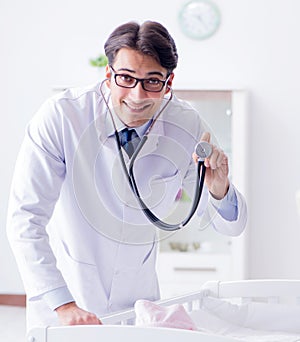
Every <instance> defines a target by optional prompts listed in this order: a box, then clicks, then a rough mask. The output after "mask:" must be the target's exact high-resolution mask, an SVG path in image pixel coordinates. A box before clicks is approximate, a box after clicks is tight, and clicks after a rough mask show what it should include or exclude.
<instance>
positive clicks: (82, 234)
mask: <svg viewBox="0 0 300 342" xmlns="http://www.w3.org/2000/svg"><path fill="white" fill-rule="evenodd" d="M105 53H106V55H107V57H108V60H109V65H108V66H107V68H106V76H107V80H106V81H104V83H102V84H96V85H93V86H91V87H86V88H81V89H75V88H74V89H69V90H66V91H65V92H63V93H62V94H59V95H56V96H54V97H52V98H50V99H49V100H48V101H46V102H45V103H44V104H43V105H42V107H41V108H40V110H39V111H38V113H37V114H36V115H35V116H34V117H33V119H32V120H31V122H30V123H29V125H28V127H27V130H26V134H25V137H24V142H23V144H22V147H21V150H20V153H19V156H18V159H17V162H16V167H15V173H14V177H13V182H12V189H11V196H10V203H9V210H8V222H7V230H8V237H9V240H10V243H11V246H12V249H13V252H14V254H15V257H16V260H17V263H18V267H19V270H20V273H21V276H22V279H23V282H24V286H25V290H26V294H27V327H28V329H30V328H31V327H32V326H37V325H43V326H44V325H58V324H64V325H72V324H101V316H102V315H104V314H106V313H109V312H113V311H116V310H121V309H125V308H128V307H131V306H132V305H133V304H134V302H135V301H136V300H137V299H141V298H144V299H148V300H156V299H158V298H159V286H158V282H157V276H156V273H155V262H156V252H157V242H158V235H157V231H156V228H155V227H154V226H153V224H151V222H149V221H148V219H147V217H146V216H145V215H144V213H143V211H142V210H141V209H140V205H139V204H138V202H137V200H136V198H135V196H134V194H133V193H132V191H131V189H130V187H129V185H128V182H127V179H126V177H125V176H124V172H123V169H122V167H121V165H120V158H119V153H123V155H124V159H125V164H128V162H129V161H130V156H129V155H127V153H126V152H125V151H124V150H123V148H122V151H121V152H120V151H119V149H118V147H117V144H116V139H115V136H114V131H115V130H117V131H118V132H121V131H122V130H123V129H124V128H127V129H128V128H129V129H130V128H135V133H136V135H137V137H142V136H143V134H144V133H145V132H146V131H147V130H148V129H149V127H150V126H151V125H152V124H153V123H154V121H155V123H154V124H153V127H152V129H151V131H150V133H149V135H148V141H147V142H146V144H145V145H144V147H143V148H142V150H141V152H140V153H139V155H138V157H137V159H136V161H135V166H134V173H135V178H136V180H137V183H138V187H139V191H140V193H141V195H142V197H143V199H144V200H145V202H146V203H147V205H148V206H149V207H150V208H151V210H152V211H153V212H154V213H155V214H156V215H158V216H159V217H161V218H167V217H168V215H169V213H170V210H171V208H172V206H174V205H175V207H176V203H177V202H176V197H178V193H180V191H181V190H182V189H185V190H186V191H187V193H188V194H191V193H192V192H193V186H194V184H193V181H194V179H195V155H193V150H194V147H195V145H196V143H197V142H198V141H199V140H205V141H209V140H210V135H209V133H207V132H205V130H204V126H203V123H202V121H201V118H200V117H199V114H198V113H197V112H196V111H195V110H194V109H193V108H192V107H191V106H190V105H188V104H187V103H185V102H183V101H181V100H179V99H177V98H176V97H175V96H173V98H171V100H170V93H171V86H172V82H173V78H174V73H173V70H174V69H175V68H176V65H177V51H176V46H175V44H174V41H173V39H172V37H171V36H170V35H169V33H168V31H167V30H166V29H165V28H164V27H163V26H162V25H160V24H159V23H155V22H145V23H144V24H142V25H138V24H137V23H127V24H124V25H121V26H120V27H118V28H116V30H115V31H114V32H113V33H112V34H111V35H110V37H109V38H108V40H107V42H106V44H105ZM108 107H109V110H108ZM162 109H163V110H162ZM158 116H159V117H158ZM122 139H123V138H122V137H121V142H122ZM136 139H138V138H136ZM205 164H206V166H207V172H206V179H205V189H204V193H203V196H202V198H201V201H200V206H199V210H198V215H202V214H203V213H206V214H208V215H209V216H210V218H211V223H212V226H213V227H214V228H215V229H216V230H217V231H219V232H220V233H223V234H228V235H231V236H234V235H238V234H240V233H241V232H242V231H243V229H244V227H245V223H246V205H245V201H244V199H243V197H242V195H241V194H240V193H239V192H238V191H237V189H235V187H234V185H233V184H231V183H230V181H229V179H228V160H227V156H226V155H225V154H224V152H223V151H222V150H220V149H219V148H218V147H217V146H213V152H212V155H211V156H210V157H209V158H207V159H206V160H205Z"/></svg>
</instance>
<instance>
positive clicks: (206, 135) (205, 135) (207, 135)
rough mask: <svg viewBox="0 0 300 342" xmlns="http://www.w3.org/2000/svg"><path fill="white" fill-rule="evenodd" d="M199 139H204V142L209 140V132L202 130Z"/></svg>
mask: <svg viewBox="0 0 300 342" xmlns="http://www.w3.org/2000/svg"><path fill="white" fill-rule="evenodd" d="M200 141H206V142H208V143H209V142H210V133H209V132H204V133H203V134H202V136H201V139H200Z"/></svg>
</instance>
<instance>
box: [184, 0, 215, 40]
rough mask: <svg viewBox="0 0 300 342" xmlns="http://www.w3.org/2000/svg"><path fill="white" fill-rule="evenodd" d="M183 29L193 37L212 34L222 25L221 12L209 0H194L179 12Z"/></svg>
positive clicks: (206, 36) (200, 37)
mask: <svg viewBox="0 0 300 342" xmlns="http://www.w3.org/2000/svg"><path fill="white" fill-rule="evenodd" d="M179 24H180V27H181V29H182V31H183V32H184V33H185V34H186V35H187V36H188V37H190V38H193V39H206V38H208V37H210V36H212V35H213V34H214V33H215V32H216V31H217V29H218V27H219V25H220V12H219V10H218V8H217V7H216V5H214V4H213V3H212V2H211V1H209V0H192V1H190V2H188V3H187V4H185V5H184V6H183V8H182V9H181V11H180V13H179Z"/></svg>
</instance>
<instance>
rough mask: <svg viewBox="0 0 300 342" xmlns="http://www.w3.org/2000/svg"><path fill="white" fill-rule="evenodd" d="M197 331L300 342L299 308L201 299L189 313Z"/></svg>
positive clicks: (257, 341) (263, 340) (270, 341)
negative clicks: (197, 308)
mask: <svg viewBox="0 0 300 342" xmlns="http://www.w3.org/2000/svg"><path fill="white" fill-rule="evenodd" d="M190 315H191V317H192V319H193V320H194V322H195V324H196V325H197V327H198V329H199V331H202V332H207V333H214V334H220V335H224V336H231V337H236V338H239V339H240V340H242V341H255V342H296V341H297V342H300V307H298V306H290V305H282V304H265V303H249V304H242V305H236V304H231V303H229V302H227V301H225V300H221V299H218V298H212V297H204V298H203V300H202V303H201V308H200V309H199V310H197V311H193V312H191V313H190Z"/></svg>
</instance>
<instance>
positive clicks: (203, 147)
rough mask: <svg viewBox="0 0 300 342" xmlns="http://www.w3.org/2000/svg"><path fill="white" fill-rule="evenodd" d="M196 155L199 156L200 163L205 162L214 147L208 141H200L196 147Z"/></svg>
mask: <svg viewBox="0 0 300 342" xmlns="http://www.w3.org/2000/svg"><path fill="white" fill-rule="evenodd" d="M195 153H196V154H197V156H198V161H203V160H204V159H205V158H208V157H209V156H210V155H211V153H212V146H211V144H209V143H208V142H206V141H200V142H198V144H197V145H196V147H195Z"/></svg>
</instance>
